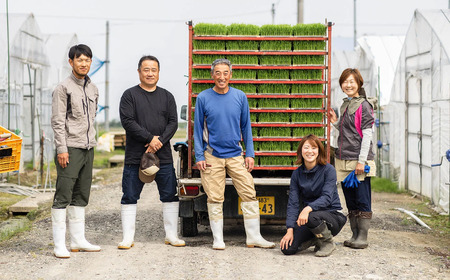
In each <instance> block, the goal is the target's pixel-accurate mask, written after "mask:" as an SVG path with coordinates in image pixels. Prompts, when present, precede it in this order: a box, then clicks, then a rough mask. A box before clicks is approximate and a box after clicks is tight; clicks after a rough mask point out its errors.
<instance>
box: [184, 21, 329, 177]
mask: <svg viewBox="0 0 450 280" xmlns="http://www.w3.org/2000/svg"><path fill="white" fill-rule="evenodd" d="M189 31H190V34H189V35H190V36H189V41H190V49H189V55H190V57H189V62H190V63H189V70H190V71H189V72H190V73H189V106H188V107H189V110H190V114H189V116H190V118H191V119H190V120H189V128H188V129H189V135H190V137H189V138H190V139H192V133H193V116H194V110H195V100H196V97H197V95H198V94H199V93H200V92H201V91H203V90H205V89H207V88H210V87H213V86H214V81H213V80H212V78H211V74H210V71H211V63H212V62H213V61H214V60H215V59H218V58H227V59H229V60H230V61H231V63H232V65H233V69H232V72H233V77H232V79H231V81H230V85H231V86H233V87H235V88H237V89H240V90H242V91H243V92H245V93H246V95H247V98H248V103H249V106H250V118H251V122H252V132H253V142H254V147H255V166H256V167H255V170H293V169H295V168H297V166H296V164H295V161H296V151H297V148H298V143H299V141H300V140H301V139H302V137H304V136H306V135H309V134H315V135H317V136H318V137H319V138H320V139H321V140H322V141H323V142H324V144H325V145H326V147H327V156H328V159H329V147H328V145H327V143H329V131H330V127H329V124H327V122H326V112H327V110H328V109H329V104H330V102H329V100H330V99H329V96H328V95H327V94H326V93H327V92H329V91H328V88H329V87H330V79H329V77H330V69H329V67H328V66H329V57H328V54H329V53H331V46H330V40H329V39H330V38H331V24H328V25H324V24H298V25H294V26H291V25H285V24H282V25H263V26H256V25H250V24H231V25H228V26H226V25H223V24H207V23H198V24H196V25H195V26H192V25H190V26H189ZM191 142H192V141H191ZM189 146H190V147H189V153H190V154H191V153H192V152H193V146H191V145H189ZM191 158H192V157H191ZM190 160H191V159H190ZM193 162H194V160H193V159H192V162H190V163H189V166H192V163H193Z"/></svg>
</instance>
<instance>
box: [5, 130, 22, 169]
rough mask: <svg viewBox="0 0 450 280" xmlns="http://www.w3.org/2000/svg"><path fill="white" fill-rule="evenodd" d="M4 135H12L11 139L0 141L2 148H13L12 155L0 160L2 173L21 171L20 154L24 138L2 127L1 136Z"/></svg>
mask: <svg viewBox="0 0 450 280" xmlns="http://www.w3.org/2000/svg"><path fill="white" fill-rule="evenodd" d="M4 133H11V137H9V138H8V139H6V140H3V141H0V146H7V147H10V148H12V155H11V156H7V157H3V158H0V173H5V172H10V171H16V170H19V168H20V154H21V152H22V138H20V137H19V136H17V135H16V134H14V133H12V132H11V131H9V130H7V129H6V128H4V127H1V126H0V134H4Z"/></svg>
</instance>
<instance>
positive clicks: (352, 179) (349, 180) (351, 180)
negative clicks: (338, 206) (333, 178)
mask: <svg viewBox="0 0 450 280" xmlns="http://www.w3.org/2000/svg"><path fill="white" fill-rule="evenodd" d="M364 172H365V173H369V172H370V166H368V165H366V166H364ZM342 183H343V185H344V186H345V187H347V188H357V187H358V186H359V184H360V183H361V181H359V180H358V178H357V177H356V174H355V170H353V171H352V172H350V174H348V175H347V177H345V179H344V181H342Z"/></svg>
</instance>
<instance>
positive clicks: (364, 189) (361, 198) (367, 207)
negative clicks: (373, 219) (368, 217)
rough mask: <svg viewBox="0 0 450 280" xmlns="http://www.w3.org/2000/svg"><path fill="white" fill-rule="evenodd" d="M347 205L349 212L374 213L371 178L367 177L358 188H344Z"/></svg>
mask: <svg viewBox="0 0 450 280" xmlns="http://www.w3.org/2000/svg"><path fill="white" fill-rule="evenodd" d="M342 191H343V192H344V197H345V204H346V205H347V209H348V211H351V210H359V211H363V212H371V211H372V194H371V192H372V187H371V185H370V177H366V178H365V179H364V181H361V184H359V186H358V187H357V188H347V187H345V186H342Z"/></svg>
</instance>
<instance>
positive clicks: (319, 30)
mask: <svg viewBox="0 0 450 280" xmlns="http://www.w3.org/2000/svg"><path fill="white" fill-rule="evenodd" d="M292 33H293V34H294V36H325V35H326V34H327V26H326V25H324V24H321V23H311V24H296V25H294V26H293V27H292Z"/></svg>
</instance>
